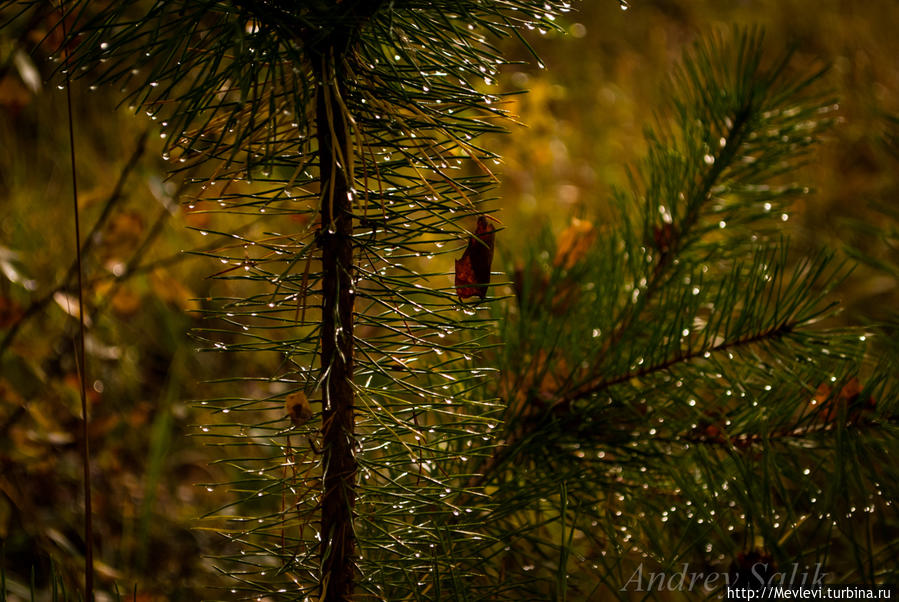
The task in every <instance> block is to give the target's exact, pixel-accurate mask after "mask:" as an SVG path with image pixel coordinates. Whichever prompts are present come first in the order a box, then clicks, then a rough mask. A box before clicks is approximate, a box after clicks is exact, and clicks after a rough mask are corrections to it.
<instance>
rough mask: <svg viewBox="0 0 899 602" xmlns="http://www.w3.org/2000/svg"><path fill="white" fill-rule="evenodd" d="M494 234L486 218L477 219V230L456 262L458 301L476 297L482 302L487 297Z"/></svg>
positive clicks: (494, 229)
mask: <svg viewBox="0 0 899 602" xmlns="http://www.w3.org/2000/svg"><path fill="white" fill-rule="evenodd" d="M495 232H496V228H494V226H493V224H491V223H490V222H489V221H487V218H486V217H484V216H483V215H482V216H480V217H479V218H478V226H477V229H475V234H474V236H470V237H469V238H468V247H467V248H466V249H465V253H464V254H463V255H462V259H457V260H456V294H457V295H459V298H460V299H462V300H465V299H468V298H469V297H474V296H478V297H480V298H481V299H482V300H483V299H485V298H486V297H487V286H488V285H489V284H490V266H491V264H492V263H493V239H494V237H495Z"/></svg>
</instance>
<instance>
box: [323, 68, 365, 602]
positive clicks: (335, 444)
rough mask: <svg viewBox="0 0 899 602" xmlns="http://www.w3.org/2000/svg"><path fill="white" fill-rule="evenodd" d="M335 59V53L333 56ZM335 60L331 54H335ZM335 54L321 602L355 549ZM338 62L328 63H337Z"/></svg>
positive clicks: (341, 133) (329, 127) (349, 305)
mask: <svg viewBox="0 0 899 602" xmlns="http://www.w3.org/2000/svg"><path fill="white" fill-rule="evenodd" d="M329 54H330V53H329ZM331 56H333V55H331ZM329 59H330V57H328V56H325V57H323V60H322V63H321V68H320V70H318V72H317V73H316V78H317V81H318V88H317V96H316V127H317V136H318V147H319V162H320V169H321V178H320V181H321V186H322V195H321V199H322V203H321V205H322V206H321V218H322V223H321V229H320V230H319V244H320V246H321V249H322V335H321V370H322V383H323V385H322V389H323V391H322V408H323V414H322V442H323V452H322V453H323V465H324V493H323V496H322V500H321V538H322V540H321V563H322V590H323V597H322V599H323V600H325V601H326V602H337V601H343V600H346V599H348V597H349V596H350V595H352V592H353V582H354V577H355V561H354V556H355V547H356V540H355V535H354V532H353V506H354V504H355V499H356V491H355V479H356V458H355V449H354V447H355V435H354V432H353V431H354V418H353V404H354V393H353V387H352V380H353V298H354V295H353V290H352V269H353V241H352V234H353V216H352V201H351V199H350V197H349V192H350V183H349V182H348V179H347V174H348V170H349V166H348V165H347V162H348V161H352V159H351V158H350V156H349V151H350V149H349V145H348V143H347V141H348V132H347V127H348V125H347V121H346V120H345V119H344V117H343V108H342V103H341V102H340V101H339V100H338V98H337V95H338V94H342V92H343V84H342V80H341V78H340V76H339V75H338V74H336V73H335V71H334V68H333V67H330V68H329V67H328V61H329ZM333 64H334V63H331V65H332V66H333Z"/></svg>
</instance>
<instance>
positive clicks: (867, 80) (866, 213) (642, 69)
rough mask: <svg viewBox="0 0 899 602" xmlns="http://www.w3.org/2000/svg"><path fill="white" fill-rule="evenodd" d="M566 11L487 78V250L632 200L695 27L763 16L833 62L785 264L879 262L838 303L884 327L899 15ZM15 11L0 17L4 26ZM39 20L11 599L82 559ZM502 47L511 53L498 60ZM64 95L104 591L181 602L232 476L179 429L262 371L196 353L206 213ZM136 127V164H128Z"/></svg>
mask: <svg viewBox="0 0 899 602" xmlns="http://www.w3.org/2000/svg"><path fill="white" fill-rule="evenodd" d="M575 8H576V10H575V11H574V12H572V13H570V14H569V15H568V16H567V22H565V23H561V25H562V26H563V28H564V29H565V30H566V31H567V33H568V35H561V34H558V33H554V32H549V33H547V34H546V35H540V32H536V31H534V32H532V33H531V35H530V36H529V41H530V42H531V43H532V44H533V46H534V48H535V49H536V51H537V53H538V55H539V56H540V57H541V59H542V61H543V63H544V64H545V68H539V67H538V66H536V65H534V64H533V63H530V64H523V65H521V66H520V68H516V69H509V70H507V72H506V73H505V74H504V77H503V79H502V81H501V82H500V85H501V86H502V87H503V89H506V90H509V91H514V90H527V91H528V94H526V95H516V96H510V97H509V103H510V105H511V109H512V110H513V112H514V113H515V114H516V115H517V116H518V119H519V120H520V121H521V122H522V123H523V124H525V126H523V127H513V128H512V130H511V133H510V135H508V136H504V137H496V138H495V139H494V140H493V141H492V145H493V146H492V150H495V151H497V152H498V153H499V154H500V155H502V156H504V157H505V160H504V163H505V164H504V166H503V168H502V172H503V186H502V191H501V194H500V205H501V207H502V209H503V211H502V212H501V214H500V216H501V219H502V220H503V222H504V223H505V226H506V230H505V231H504V232H502V233H501V235H500V237H499V239H498V240H499V243H498V245H499V246H498V248H499V252H500V253H502V254H504V256H505V259H506V263H507V265H509V266H514V265H515V263H516V261H515V258H516V257H519V256H521V255H522V249H523V248H524V246H525V245H527V244H529V241H530V240H532V234H533V233H534V232H536V231H538V230H540V229H541V228H542V227H543V225H544V224H546V223H549V224H551V228H552V229H553V230H554V231H556V232H558V231H561V230H562V229H563V228H564V227H565V226H566V225H567V224H568V223H569V220H570V219H571V217H572V216H579V217H582V218H587V219H589V220H591V221H593V222H594V223H595V224H596V226H597V227H598V228H600V229H602V228H603V227H605V226H604V225H603V223H604V220H605V218H607V217H608V216H609V215H610V213H609V210H608V206H607V204H606V203H607V199H608V198H609V197H610V191H611V188H612V187H613V186H618V187H627V185H628V180H627V172H626V171H625V169H626V165H628V164H633V163H635V162H636V161H637V160H638V159H639V158H640V157H641V156H642V155H643V153H644V151H645V150H646V144H645V141H644V139H643V136H642V134H643V128H644V126H645V125H646V124H648V123H651V122H652V120H653V119H655V110H656V107H658V106H660V104H661V101H662V100H663V99H664V98H665V95H666V93H667V92H666V78H667V75H668V73H669V70H670V68H671V66H672V64H673V63H674V62H675V61H676V60H677V58H678V57H679V56H680V55H681V54H682V52H683V50H684V49H685V47H687V46H688V45H689V44H690V43H691V42H692V41H693V40H694V39H696V38H697V37H698V36H700V35H703V34H705V33H708V32H709V31H710V30H713V29H721V28H724V27H728V26H729V25H730V24H732V23H738V24H760V25H763V26H764V27H765V28H766V29H767V39H768V40H769V41H770V43H771V45H772V46H775V47H777V48H781V47H784V46H790V45H793V46H795V49H796V56H795V60H794V62H793V64H792V66H791V68H793V69H795V70H796V71H797V73H807V72H809V71H810V70H811V69H812V68H814V67H819V66H822V65H831V70H830V71H829V73H828V75H827V76H826V81H827V82H828V83H829V85H830V86H831V87H832V89H833V90H834V93H835V96H836V97H838V98H839V103H840V111H839V113H838V115H839V121H838V123H837V125H836V127H834V128H833V129H832V130H831V131H830V134H829V137H828V138H826V139H825V140H824V141H823V143H822V145H821V146H820V149H819V151H818V154H817V156H816V159H815V160H814V161H813V162H811V163H810V164H809V165H806V166H805V167H804V168H803V170H804V172H805V173H803V174H801V176H798V177H797V178H795V179H797V180H800V181H808V182H815V183H816V185H817V188H818V190H817V193H816V194H815V195H813V196H811V197H809V199H810V200H808V201H806V202H805V204H804V205H798V206H797V207H796V209H795V212H794V213H793V214H792V215H790V219H789V220H788V221H787V222H785V223H784V230H785V232H787V233H788V234H789V235H790V236H792V237H793V239H794V241H796V242H797V244H798V245H799V246H800V247H802V248H806V249H809V250H812V249H817V248H825V247H837V248H839V247H842V246H844V245H851V246H852V247H853V248H855V249H856V250H858V251H859V252H860V253H861V254H862V255H864V256H866V257H870V258H873V259H874V260H875V261H874V262H872V263H877V262H878V261H879V262H882V266H881V268H878V267H876V266H874V267H861V268H859V269H857V270H856V271H855V273H854V274H853V275H852V277H851V278H850V279H849V280H848V282H847V286H845V287H843V288H842V289H841V295H842V297H843V299H842V300H843V302H844V304H845V307H846V312H845V316H846V320H847V321H853V322H858V321H860V320H863V319H866V318H869V317H870V318H875V317H876V318H884V317H888V316H890V315H892V314H894V313H895V307H896V303H897V301H899V295H897V279H896V272H895V271H893V272H891V271H890V270H889V269H883V266H884V265H885V266H891V265H892V266H895V265H896V264H897V263H899V257H897V253H896V248H895V246H891V245H892V243H893V242H894V241H895V239H890V238H889V237H888V236H887V237H885V236H883V231H884V230H883V228H882V227H881V226H883V224H884V220H885V219H890V218H889V217H887V214H888V212H886V213H885V210H884V207H886V208H889V207H891V206H892V207H895V203H896V201H897V200H899V169H897V167H899V154H896V153H891V152H890V146H889V143H888V140H889V139H890V136H891V135H892V136H895V134H896V132H897V130H899V126H897V124H896V121H895V120H893V119H892V118H891V117H890V116H891V115H892V116H895V115H899V63H897V61H896V60H895V57H897V56H899V37H897V36H896V35H895V24H896V23H897V21H899V5H897V4H896V3H895V2H894V1H892V0H879V1H872V2H842V1H839V2H838V1H835V0H833V1H825V2H810V1H808V0H790V1H785V0H756V1H751V0H741V1H735V2H718V1H713V0H706V1H694V0H656V1H649V0H634V1H633V2H632V3H631V4H630V8H629V10H627V11H623V10H621V9H620V8H619V6H618V4H617V3H615V2H599V1H597V0H587V1H585V2H581V3H578V4H576V5H575ZM15 13H16V8H15V5H11V4H10V5H8V6H4V7H3V9H2V12H0V16H2V19H0V20H2V22H4V23H5V22H6V21H7V19H10V18H11V17H12V16H13V15H14V14H15ZM54 22H55V18H54V16H53V14H52V11H51V10H48V11H46V12H45V13H44V14H41V15H38V16H36V17H34V18H30V17H29V18H26V19H19V20H17V21H14V22H13V24H12V25H10V26H7V27H4V28H3V29H2V30H0V267H2V274H0V329H4V330H5V332H4V336H9V333H10V332H12V331H13V330H14V329H16V328H18V331H17V332H15V334H14V336H11V337H9V338H8V339H5V340H4V348H3V351H2V357H0V368H2V371H0V540H2V541H3V547H4V555H5V566H6V571H7V580H8V582H10V583H19V584H23V583H27V582H28V579H29V575H30V574H31V570H32V567H36V569H37V573H36V574H37V580H38V586H39V587H40V586H41V585H42V584H46V583H48V578H49V574H50V568H49V559H50V558H51V557H52V558H53V559H54V561H55V562H56V563H57V570H59V571H60V572H61V574H62V575H64V576H65V577H66V578H68V579H70V580H71V581H72V582H73V583H77V581H78V579H79V571H80V568H79V567H78V566H77V559H78V558H79V557H80V550H82V549H83V545H84V544H83V541H81V540H80V535H79V533H80V524H81V511H80V501H79V500H80V499H81V498H80V484H79V483H80V466H79V461H80V460H79V455H78V445H77V443H78V441H77V437H78V435H77V434H76V433H78V428H77V425H78V420H79V409H78V408H79V405H78V393H77V378H76V368H75V365H74V363H73V359H72V358H73V353H72V348H73V341H74V336H75V335H74V333H75V330H76V320H75V319H73V317H72V315H71V314H72V313H73V312H72V310H71V309H70V308H67V303H68V301H70V300H71V297H70V295H71V292H72V290H73V289H72V288H71V287H72V281H71V279H68V278H67V274H68V272H69V270H70V268H71V263H72V261H73V256H74V245H75V242H74V237H73V229H72V208H71V199H70V180H69V173H68V161H69V159H68V152H69V149H68V133H67V131H66V128H65V127H64V124H65V118H64V115H65V113H64V112H65V101H64V98H65V97H64V94H63V92H61V91H60V90H59V89H58V87H57V84H58V83H59V76H58V75H56V76H54V75H53V72H54V69H55V68H56V67H57V65H56V64H54V63H53V62H52V61H51V60H50V59H49V58H48V48H52V47H54V42H55V43H57V44H58V41H59V37H58V35H59V34H58V32H57V31H55V30H53V29H52V24H53V23H54ZM41 43H43V46H41ZM508 51H509V52H510V53H520V58H521V59H522V61H527V60H529V57H528V56H527V55H525V54H524V53H523V52H522V51H521V49H520V48H518V47H517V46H515V45H514V44H510V45H509V48H508ZM73 93H74V108H75V111H76V131H75V136H76V146H77V148H76V158H77V169H78V182H79V189H80V205H81V207H80V209H81V211H82V219H83V222H82V223H83V224H85V226H83V228H84V231H90V229H91V228H92V227H93V225H94V223H95V222H97V220H98V219H100V218H101V216H102V215H103V214H104V212H105V208H107V207H109V210H108V212H107V213H106V215H105V217H103V220H102V223H101V226H100V227H99V228H98V229H97V231H96V234H95V236H94V239H93V240H92V241H91V248H90V250H89V253H88V256H87V268H86V278H87V282H88V283H89V284H88V288H87V291H86V295H87V300H88V306H89V307H90V308H91V313H90V318H91V320H92V322H93V327H92V328H91V332H90V337H89V339H88V342H87V343H88V354H89V360H88V361H89V364H88V371H89V378H90V381H89V382H90V383H91V384H92V392H91V394H90V401H91V406H92V410H91V411H92V418H93V422H92V427H91V428H92V431H91V436H92V441H91V444H92V446H93V458H92V462H93V465H94V474H95V479H96V480H95V483H94V491H95V498H94V500H95V502H94V503H95V512H96V517H97V518H96V523H95V524H96V530H97V533H96V537H97V542H96V543H97V546H98V547H97V553H96V559H97V562H98V566H97V568H98V574H99V576H100V579H101V582H102V583H101V585H102V588H103V589H105V590H107V591H112V590H113V587H114V586H113V584H115V583H117V584H119V587H122V588H123V589H124V590H130V589H131V588H132V587H133V586H134V585H136V586H137V591H138V593H139V594H140V595H141V596H143V597H142V598H141V599H145V600H151V599H167V600H195V599H198V598H199V597H200V596H202V595H204V593H205V595H208V591H209V590H208V589H207V588H208V587H209V586H210V585H215V584H216V582H217V581H216V580H217V578H218V577H217V575H216V574H215V573H214V572H213V571H212V567H211V565H210V564H209V563H208V562H207V561H206V560H205V559H204V554H208V553H211V552H217V551H218V550H216V546H217V545H219V544H218V543H217V542H218V540H216V539H214V536H212V535H208V534H207V533H206V532H204V531H202V530H196V529H192V527H193V526H195V524H196V519H197V517H198V516H200V515H202V514H203V513H205V512H208V511H211V510H213V509H215V508H216V507H219V506H221V505H222V504H223V503H224V502H225V501H226V496H227V494H226V493H224V492H221V493H220V492H218V491H214V492H210V491H207V489H206V488H205V487H201V486H198V484H199V483H205V482H217V481H224V480H227V478H226V476H224V474H223V473H225V472H226V471H227V470H228V469H227V467H225V466H222V465H220V464H213V463H212V462H215V461H216V460H219V459H220V452H219V450H217V449H216V448H207V447H204V446H203V445H202V441H201V440H198V439H196V438H192V437H189V436H188V433H190V432H193V431H194V430H195V429H193V428H192V425H193V424H195V423H198V422H207V421H209V420H210V416H209V415H208V414H207V413H206V412H201V411H200V410H197V409H196V408H195V407H194V406H193V405H192V403H191V400H192V399H200V398H203V397H206V396H208V395H207V392H208V389H207V388H206V385H204V384H203V382H204V380H212V379H215V378H216V377H217V376H219V375H221V374H228V373H230V372H231V369H230V366H229V365H228V362H235V361H240V362H247V361H249V362H266V361H268V360H267V359H266V358H253V359H248V358H247V357H246V356H245V355H244V354H239V355H234V354H197V353H195V351H194V347H195V344H194V343H193V342H192V341H191V340H190V339H189V338H188V335H187V331H188V330H189V329H190V328H191V327H195V326H199V325H200V324H199V322H198V319H197V318H195V317H194V315H193V314H192V313H191V310H192V309H196V308H198V307H199V306H200V305H201V304H202V302H203V299H205V298H206V297H208V296H210V294H211V291H210V287H211V281H210V280H208V279H207V278H206V277H207V276H208V275H209V274H211V273H213V272H215V271H216V267H215V266H214V265H211V264H210V262H209V261H206V260H203V259H198V258H197V257H195V256H193V255H189V254H185V253H183V251H185V250H191V249H198V248H201V247H202V245H203V244H204V239H203V237H201V236H200V235H199V234H198V233H197V232H196V231H195V230H191V229H190V228H189V227H194V228H198V227H202V228H207V227H210V225H211V223H214V222H211V220H215V219H217V218H216V217H215V216H210V215H208V214H199V213H194V212H191V211H190V210H188V209H187V207H186V206H185V205H181V204H180V200H181V199H180V198H178V191H179V178H173V179H168V180H167V179H166V175H165V174H166V172H165V170H166V167H167V165H166V164H165V162H164V161H162V159H161V158H160V152H161V150H160V149H161V144H160V141H159V138H158V129H157V126H156V124H155V123H154V122H153V121H152V120H150V119H148V118H147V117H146V116H144V115H138V116H136V117H135V116H133V115H131V114H130V113H129V111H128V110H127V107H117V106H116V105H117V91H116V90H108V89H100V90H96V91H92V90H90V89H89V88H88V83H87V82H86V81H80V82H77V83H76V84H74V87H73ZM658 117H659V119H664V118H665V116H664V115H660V116H658ZM144 131H149V132H150V134H149V139H148V142H147V144H146V150H145V151H143V152H137V153H136V152H135V149H137V148H138V147H139V146H140V144H139V141H140V139H141V137H142V135H143V132H144ZM885 141H887V142H886V143H885ZM132 157H134V159H135V162H134V164H133V166H132ZM123 172H126V176H127V178H126V179H125V183H124V186H123V187H122V194H121V198H116V197H115V196H114V194H113V193H114V190H115V188H116V184H117V181H118V180H119V179H120V177H121V176H122V174H123ZM179 177H180V176H179ZM111 198H113V199H115V200H113V201H110V199H111ZM893 211H895V209H894V210H893ZM893 228H894V229H895V227H893ZM215 286H216V287H227V284H226V283H217V284H216V285H215ZM54 291H55V292H56V294H54ZM510 292H511V291H510ZM217 294H219V295H221V294H223V290H218V291H217ZM257 369H258V371H259V372H260V373H266V372H267V371H268V372H270V371H272V370H274V369H275V367H274V366H265V365H259V366H257ZM247 386H248V387H249V386H250V385H247ZM251 393H252V392H248V394H251Z"/></svg>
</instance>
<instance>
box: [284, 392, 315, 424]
mask: <svg viewBox="0 0 899 602" xmlns="http://www.w3.org/2000/svg"><path fill="white" fill-rule="evenodd" d="M284 409H285V410H286V413H287V416H288V418H290V421H291V422H292V423H293V425H294V426H303V425H304V424H306V423H307V422H309V420H310V419H311V418H312V406H311V405H309V399H308V398H307V397H306V394H305V393H303V392H302V391H297V392H296V393H291V394H290V395H288V396H287V400H286V401H285V402H284Z"/></svg>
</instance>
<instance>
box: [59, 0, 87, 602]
mask: <svg viewBox="0 0 899 602" xmlns="http://www.w3.org/2000/svg"><path fill="white" fill-rule="evenodd" d="M60 8H62V7H61V6H60ZM61 12H62V33H63V35H62V37H63V44H64V46H63V49H64V53H65V61H66V69H65V81H66V112H67V114H68V121H69V157H70V159H71V164H72V165H71V167H72V207H73V209H74V212H75V265H76V269H77V272H78V346H77V347H76V357H75V360H76V361H75V364H76V366H78V373H79V376H80V377H81V391H80V393H81V426H82V432H81V463H82V465H83V467H84V597H85V600H87V602H93V600H94V525H93V516H92V515H93V509H92V507H91V464H90V457H91V455H90V440H89V432H88V427H89V425H90V417H89V416H88V408H87V363H86V362H87V356H86V355H85V353H84V337H85V326H84V321H85V316H84V269H83V266H82V264H81V222H80V220H79V217H78V178H77V172H76V169H75V126H74V122H73V119H72V86H71V82H70V81H69V49H68V44H67V37H68V36H67V35H66V21H65V11H61Z"/></svg>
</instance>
